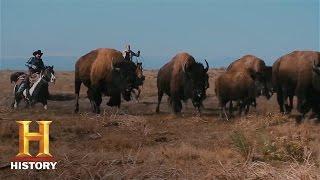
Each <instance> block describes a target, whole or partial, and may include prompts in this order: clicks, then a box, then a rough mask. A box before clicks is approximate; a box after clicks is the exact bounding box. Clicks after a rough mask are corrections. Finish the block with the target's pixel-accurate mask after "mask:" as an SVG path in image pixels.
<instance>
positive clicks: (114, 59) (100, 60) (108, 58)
mask: <svg viewBox="0 0 320 180" xmlns="http://www.w3.org/2000/svg"><path fill="white" fill-rule="evenodd" d="M121 61H124V58H123V56H122V53H121V52H120V51H117V50H115V49H109V48H101V49H98V50H97V57H96V59H95V61H94V62H93V64H92V67H91V73H90V80H91V83H92V85H98V84H99V83H100V82H102V81H107V82H108V81H111V78H112V66H114V65H115V64H117V63H120V62H121Z"/></svg>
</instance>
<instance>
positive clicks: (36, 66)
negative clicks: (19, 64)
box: [26, 57, 45, 72]
mask: <svg viewBox="0 0 320 180" xmlns="http://www.w3.org/2000/svg"><path fill="white" fill-rule="evenodd" d="M26 65H27V66H28V67H29V69H32V70H34V71H36V72H40V71H41V70H44V68H45V66H44V64H43V61H42V59H38V58H36V57H31V58H30V59H29V60H28V61H27V64H26Z"/></svg>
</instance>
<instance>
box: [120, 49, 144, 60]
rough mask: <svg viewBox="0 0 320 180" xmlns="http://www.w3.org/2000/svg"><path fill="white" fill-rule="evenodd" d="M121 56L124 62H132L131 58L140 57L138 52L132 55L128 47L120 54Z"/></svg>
mask: <svg viewBox="0 0 320 180" xmlns="http://www.w3.org/2000/svg"><path fill="white" fill-rule="evenodd" d="M122 55H123V57H124V59H125V60H128V61H132V57H133V56H136V57H139V56H140V51H138V52H137V53H134V52H133V51H131V49H130V45H127V46H126V50H124V51H123V52H122Z"/></svg>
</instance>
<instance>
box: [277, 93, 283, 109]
mask: <svg viewBox="0 0 320 180" xmlns="http://www.w3.org/2000/svg"><path fill="white" fill-rule="evenodd" d="M277 101H278V104H279V107H280V112H281V113H284V108H283V104H284V101H283V93H282V89H281V88H277Z"/></svg>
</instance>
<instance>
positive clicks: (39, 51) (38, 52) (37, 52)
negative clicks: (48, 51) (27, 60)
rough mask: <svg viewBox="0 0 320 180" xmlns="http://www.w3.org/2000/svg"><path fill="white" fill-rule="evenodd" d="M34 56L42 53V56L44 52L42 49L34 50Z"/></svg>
mask: <svg viewBox="0 0 320 180" xmlns="http://www.w3.org/2000/svg"><path fill="white" fill-rule="evenodd" d="M32 54H33V55H34V56H36V55H37V54H40V56H42V54H43V53H42V52H41V50H38V51H35V52H33V53H32Z"/></svg>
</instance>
